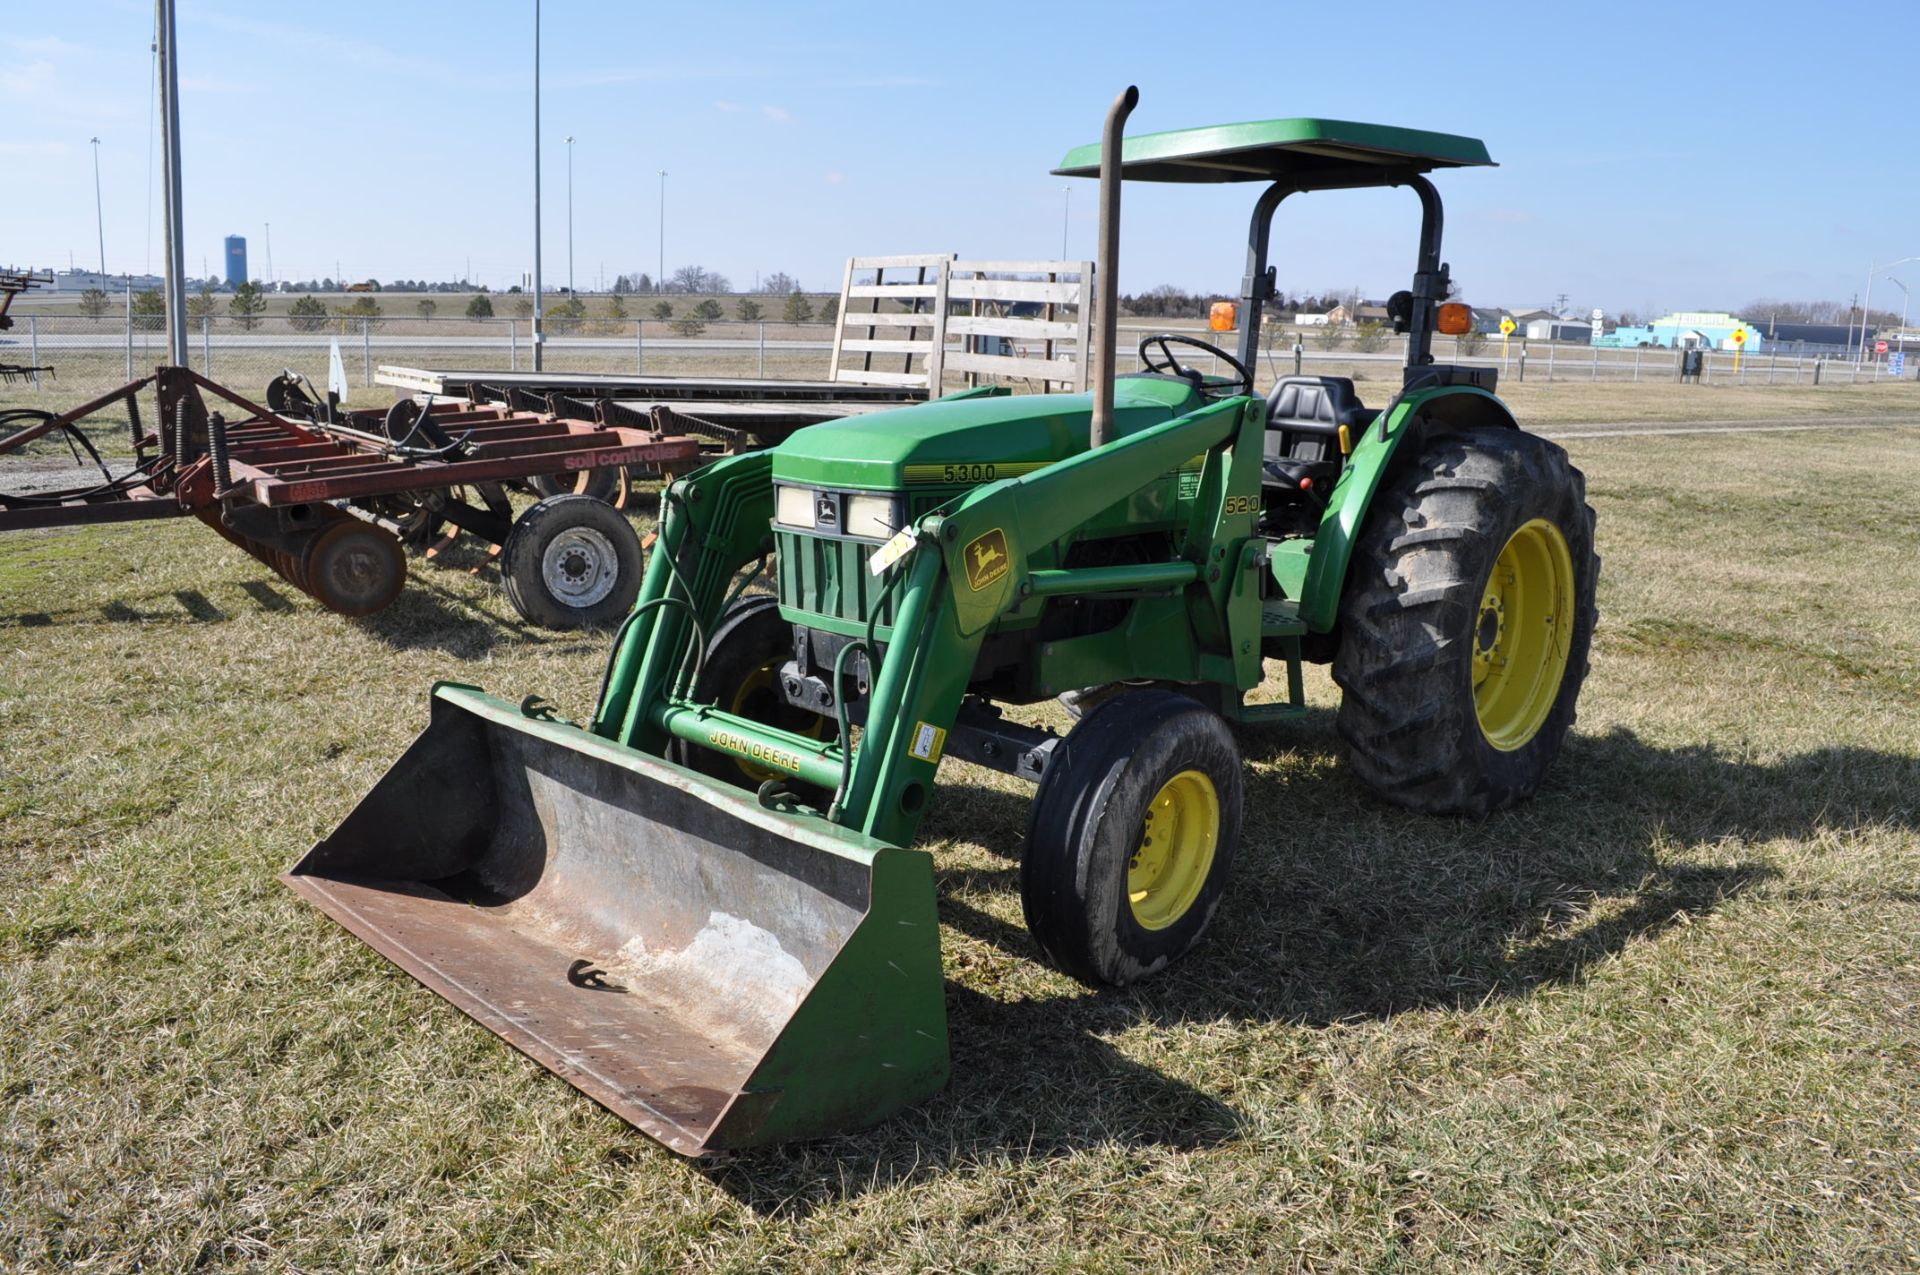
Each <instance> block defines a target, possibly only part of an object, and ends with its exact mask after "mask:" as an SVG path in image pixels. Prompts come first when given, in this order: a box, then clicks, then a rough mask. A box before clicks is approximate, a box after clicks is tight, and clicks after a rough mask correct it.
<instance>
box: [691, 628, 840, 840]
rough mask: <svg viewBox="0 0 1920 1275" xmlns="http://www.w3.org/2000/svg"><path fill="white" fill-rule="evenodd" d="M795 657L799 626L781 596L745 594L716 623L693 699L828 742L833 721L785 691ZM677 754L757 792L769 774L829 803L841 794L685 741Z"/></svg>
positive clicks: (814, 802) (810, 799)
mask: <svg viewBox="0 0 1920 1275" xmlns="http://www.w3.org/2000/svg"><path fill="white" fill-rule="evenodd" d="M792 658H793V626H792V625H791V624H789V623H787V621H785V620H783V619H781V618H780V601H779V599H778V598H775V597H772V596H769V595H765V594H758V595H754V596H751V597H745V598H741V599H740V600H739V601H738V602H735V603H734V604H733V605H732V606H731V607H729V608H727V611H726V613H725V614H723V615H722V616H721V617H720V622H719V623H718V624H716V625H715V626H714V629H713V636H712V637H711V638H709V639H708V641H707V658H706V662H705V663H704V664H702V665H701V666H700V680H699V682H698V683H697V684H696V685H695V686H694V692H693V697H694V699H695V701H696V702H698V703H701V704H713V705H715V706H716V707H718V708H720V709H721V710H722V711H724V712H728V713H732V714H733V715H734V716H736V717H744V718H746V719H747V720H749V721H754V722H759V723H761V724H762V725H765V726H774V727H778V728H779V729H781V730H788V731H792V732H793V733H794V734H796V735H804V736H806V737H807V738H809V739H820V740H824V739H826V738H828V737H829V736H831V735H832V734H833V733H834V729H835V723H834V722H833V720H832V719H831V718H827V717H822V716H821V715H820V714H818V713H815V712H812V711H810V710H808V709H804V708H797V707H795V706H794V705H793V704H790V703H788V702H787V698H786V696H784V695H782V694H781V693H780V667H781V665H783V664H785V663H786V662H787V661H788V660H790V659H792ZM674 760H676V761H678V762H679V763H680V764H681V765H683V766H687V767H690V768H691V769H694V770H697V771H699V772H700V773H701V774H703V775H706V776H709V777H710V778H713V779H718V780H720V781H722V782H723V783H729V784H732V785H734V786H735V787H739V788H745V789H747V790H748V791H749V792H751V791H753V790H755V789H757V788H759V787H760V785H761V784H763V783H765V782H766V781H767V780H769V779H782V778H784V779H785V784H786V788H787V790H788V791H789V792H791V793H793V794H794V795H795V796H796V797H798V798H800V800H801V801H803V802H805V803H807V804H808V805H810V806H818V807H821V808H823V809H824V808H825V806H826V804H827V802H828V800H829V799H830V798H831V797H832V795H833V794H831V793H829V792H825V791H823V790H822V789H820V788H818V787H816V786H815V785H813V784H804V783H801V782H800V781H799V780H798V779H794V778H791V777H788V776H786V775H785V772H783V771H777V770H771V769H769V768H767V767H765V766H759V765H755V764H754V763H753V762H750V761H748V760H747V759H746V758H744V757H735V756H733V755H731V754H729V753H723V752H719V751H717V750H715V749H711V748H702V747H699V746H697V745H695V744H690V743H687V742H686V741H685V740H678V741H675V753H674Z"/></svg>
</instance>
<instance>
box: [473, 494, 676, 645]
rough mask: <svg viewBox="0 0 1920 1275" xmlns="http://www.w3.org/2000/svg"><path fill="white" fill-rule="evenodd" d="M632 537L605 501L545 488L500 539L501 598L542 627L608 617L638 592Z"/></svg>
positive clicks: (599, 623) (616, 617)
mask: <svg viewBox="0 0 1920 1275" xmlns="http://www.w3.org/2000/svg"><path fill="white" fill-rule="evenodd" d="M643 556H644V555H643V554H642V552H641V549H640V537H639V536H638V535H637V534H635V532H634V530H633V524H632V523H630V522H628V521H627V519H626V516H625V515H624V514H622V513H620V512H619V511H618V510H616V509H615V508H613V506H611V505H608V504H604V503H602V502H601V501H598V500H595V499H594V498H593V497H591V496H552V497H549V498H548V499H546V500H543V501H541V502H540V503H539V504H537V505H535V506H534V507H533V508H531V509H529V510H527V512H525V513H523V514H521V515H520V518H519V520H518V521H516V522H515V523H514V524H513V530H512V531H510V532H508V533H507V543H506V544H505V545H503V546H501V553H500V579H501V583H502V584H503V585H504V586H505V588H506V592H507V600H508V601H510V602H512V603H513V606H514V609H515V610H516V611H518V612H520V614H521V615H522V616H524V617H525V618H526V619H527V620H529V621H531V622H532V623H534V624H541V625H545V626H546V627H547V628H550V629H585V628H599V627H604V626H607V625H611V624H616V623H618V622H619V621H620V619H621V618H622V617H623V616H625V615H626V613H627V612H628V611H629V610H630V609H632V607H633V600H634V599H635V598H636V597H638V596H639V595H640V564H641V561H642V558H643Z"/></svg>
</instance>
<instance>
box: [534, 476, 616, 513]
mask: <svg viewBox="0 0 1920 1275" xmlns="http://www.w3.org/2000/svg"><path fill="white" fill-rule="evenodd" d="M527 486H528V487H531V488H532V489H533V493H534V494H535V495H536V496H541V497H548V496H569V495H572V496H592V497H593V498H594V499H595V500H601V501H605V502H606V503H607V504H609V505H612V506H613V507H614V508H615V509H624V508H626V506H627V491H628V489H629V487H630V486H631V481H630V480H629V478H628V476H627V469H626V466H624V465H603V466H601V467H600V468H599V469H582V470H575V471H574V472H572V473H567V474H538V475H535V476H534V477H532V478H529V479H527Z"/></svg>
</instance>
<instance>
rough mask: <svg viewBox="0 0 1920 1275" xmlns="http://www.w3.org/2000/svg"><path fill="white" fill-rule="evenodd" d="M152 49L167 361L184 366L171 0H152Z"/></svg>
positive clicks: (176, 64) (176, 55) (176, 53)
mask: <svg viewBox="0 0 1920 1275" xmlns="http://www.w3.org/2000/svg"><path fill="white" fill-rule="evenodd" d="M154 3H155V4H156V5H158V6H159V7H158V8H157V9H156V10H155V14H154V16H155V19H156V21H155V27H156V29H157V31H158V35H159V38H158V40H157V41H156V43H157V44H158V45H159V48H158V49H156V50H155V52H156V53H158V54H159V60H160V115H161V121H162V122H161V125H160V143H161V187H162V189H163V191H164V193H165V199H164V201H163V202H164V203H165V205H166V224H167V225H166V228H167V289H166V291H167V295H166V311H167V361H168V362H169V363H172V364H173V365H174V366H175V367H186V366H187V281H186V278H185V275H186V269H187V261H186V256H187V247H186V238H185V235H184V234H183V232H182V231H181V228H180V217H181V201H180V49H179V45H178V44H177V43H176V40H175V36H174V23H173V0H154Z"/></svg>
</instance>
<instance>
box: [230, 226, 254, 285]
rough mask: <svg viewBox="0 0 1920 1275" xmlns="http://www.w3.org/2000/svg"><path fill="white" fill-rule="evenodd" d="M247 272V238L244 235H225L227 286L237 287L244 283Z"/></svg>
mask: <svg viewBox="0 0 1920 1275" xmlns="http://www.w3.org/2000/svg"><path fill="white" fill-rule="evenodd" d="M249 277H250V276H249V275H248V274H247V240H246V236H244V235H228V236H227V286H228V287H229V288H237V287H239V286H240V285H241V284H243V283H245V282H246V281H247V279H248V278H249Z"/></svg>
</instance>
